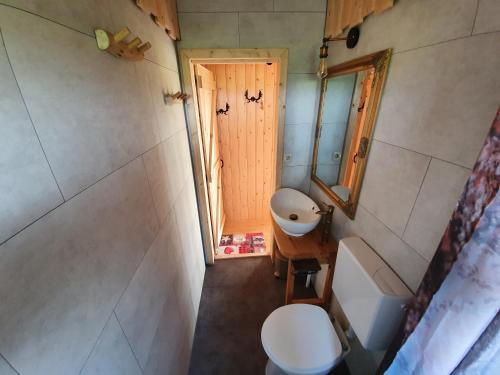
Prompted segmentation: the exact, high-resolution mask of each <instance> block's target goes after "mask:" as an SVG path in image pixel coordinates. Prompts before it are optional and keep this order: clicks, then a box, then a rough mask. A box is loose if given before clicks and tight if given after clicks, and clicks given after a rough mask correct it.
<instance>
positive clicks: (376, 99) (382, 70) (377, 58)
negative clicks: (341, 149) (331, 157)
mask: <svg viewBox="0 0 500 375" xmlns="http://www.w3.org/2000/svg"><path fill="white" fill-rule="evenodd" d="M391 55H392V49H386V50H383V51H379V52H375V53H372V54H370V55H366V56H363V57H359V58H357V59H354V60H351V61H348V62H345V63H342V64H339V65H335V66H332V67H330V68H328V74H327V76H326V77H325V78H323V79H322V80H321V95H320V100H319V108H318V118H317V122H316V133H315V136H314V153H313V163H312V169H311V179H312V180H313V181H314V182H315V183H316V184H317V185H318V186H319V187H320V188H321V190H323V191H324V192H325V193H326V194H327V195H328V196H329V197H330V198H331V199H332V200H333V202H334V203H335V204H336V205H337V206H338V207H340V209H342V211H344V213H345V214H346V215H347V216H348V217H349V218H351V219H354V216H355V214H356V209H357V207H358V201H359V195H360V192H361V185H362V182H363V177H364V174H365V168H366V162H367V159H368V154H369V151H370V146H371V143H372V138H373V130H374V128H375V121H376V118H377V111H378V107H379V104H380V98H381V95H382V90H383V87H384V82H385V77H386V74H387V70H388V68H389V62H390V59H391ZM369 69H373V70H374V77H373V81H372V90H371V94H370V97H369V98H368V105H367V107H366V117H365V121H364V123H363V124H362V125H361V126H362V129H361V137H366V138H367V139H368V146H367V151H366V154H365V157H363V158H359V159H358V160H359V161H358V162H357V163H356V168H355V171H354V177H353V184H352V189H351V192H350V194H349V200H348V201H347V202H345V201H343V200H342V199H341V198H340V197H339V196H338V195H337V194H336V193H334V192H333V191H332V190H331V189H330V187H329V186H328V185H327V184H325V183H324V182H323V181H322V180H321V179H320V178H319V177H318V176H317V175H316V168H317V159H318V149H319V140H320V134H321V121H322V117H323V101H324V97H325V93H326V88H327V84H326V83H327V79H329V78H332V77H335V76H340V75H345V74H349V73H356V72H359V71H363V70H369ZM365 105H366V104H365Z"/></svg>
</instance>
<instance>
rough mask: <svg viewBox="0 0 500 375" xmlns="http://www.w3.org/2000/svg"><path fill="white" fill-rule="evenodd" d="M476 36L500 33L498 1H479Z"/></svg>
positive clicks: (475, 25) (475, 27)
mask: <svg viewBox="0 0 500 375" xmlns="http://www.w3.org/2000/svg"><path fill="white" fill-rule="evenodd" d="M478 1H479V7H478V9H477V16H476V22H475V23H474V34H479V33H488V32H492V31H500V2H499V1H498V0H478Z"/></svg>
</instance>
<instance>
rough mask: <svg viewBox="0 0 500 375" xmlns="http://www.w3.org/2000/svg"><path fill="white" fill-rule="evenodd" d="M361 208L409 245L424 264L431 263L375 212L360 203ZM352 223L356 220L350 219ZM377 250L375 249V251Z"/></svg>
mask: <svg viewBox="0 0 500 375" xmlns="http://www.w3.org/2000/svg"><path fill="white" fill-rule="evenodd" d="M358 204H359V205H360V206H361V207H363V209H364V210H365V211H366V212H368V213H369V214H370V216H372V217H373V218H374V219H375V220H376V221H378V222H379V223H380V224H382V225H383V226H384V227H385V228H386V229H387V230H388V231H389V232H391V233H392V234H393V235H395V236H396V237H397V238H398V239H400V240H401V242H403V243H404V244H405V245H407V246H408V247H409V248H410V249H412V250H413V251H414V252H415V253H416V254H417V255H418V256H419V257H420V258H421V259H422V260H423V261H424V262H426V263H429V261H428V260H427V259H426V258H425V257H424V256H423V255H422V254H420V253H419V252H418V251H417V250H416V249H415V248H413V246H411V245H410V244H409V243H407V242H406V241H405V240H403V239H402V238H401V237H399V236H398V235H397V234H396V233H394V231H393V230H392V229H391V228H389V227H388V226H387V224H385V223H384V222H383V221H382V220H380V219H379V218H378V217H377V216H376V215H375V214H374V213H373V212H371V211H370V210H369V209H368V208H366V207H365V206H364V205H363V204H361V203H358ZM349 220H350V221H353V222H354V220H351V219H349ZM374 250H375V249H374Z"/></svg>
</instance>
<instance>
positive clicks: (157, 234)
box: [80, 226, 161, 373]
mask: <svg viewBox="0 0 500 375" xmlns="http://www.w3.org/2000/svg"><path fill="white" fill-rule="evenodd" d="M160 230H161V226H160V227H159V229H158V232H157V233H156V234H155V236H154V238H153V240H152V241H151V243H150V244H149V245H148V247H147V249H146V250H145V251H144V254H143V255H142V258H141V260H140V262H139V263H138V265H137V268H136V269H135V271H134V273H133V275H132V277H131V278H130V280H129V281H128V282H127V285H126V286H125V287H124V288H123V291H122V292H121V293H120V296H119V297H118V299H117V300H116V303H115V305H114V306H113V308H112V309H111V313H110V314H109V317H108V320H107V321H106V323H105V324H104V326H103V327H102V329H101V332H100V333H99V335H98V336H97V339H96V342H95V343H94V345H93V346H92V349H91V351H90V353H89V355H88V357H87V360H86V361H85V364H86V362H87V361H88V359H89V358H90V356H91V355H92V352H93V351H94V348H95V347H96V346H97V342H98V341H99V338H100V337H101V335H102V332H103V331H104V328H105V327H106V324H108V322H109V320H110V319H111V316H112V315H113V314H114V316H115V319H116V321H117V322H118V325H119V326H120V330H121V331H122V333H123V335H124V336H125V340H126V341H127V344H128V345H129V347H130V350H131V351H132V354H133V355H134V358H135V360H136V362H137V365H138V366H139V368H140V369H141V372H143V369H142V367H141V365H140V364H139V361H138V360H137V357H136V356H135V352H134V350H133V349H132V346H131V345H130V342H129V340H128V337H127V335H126V334H125V331H124V330H123V327H122V326H121V323H120V319H118V315H116V311H115V310H116V308H117V307H118V305H119V304H120V301H121V299H122V297H123V295H124V294H125V292H126V291H127V289H128V288H129V286H130V284H131V283H132V280H133V279H134V276H135V274H136V273H137V270H138V269H139V267H140V266H141V264H142V262H143V261H144V258H146V255H147V253H148V252H149V249H150V248H151V246H153V243H154V242H155V240H156V238H158V236H159V234H160ZM85 364H84V365H83V367H82V368H81V370H80V373H81V372H82V371H83V368H84V367H85Z"/></svg>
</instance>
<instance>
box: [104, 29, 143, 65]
mask: <svg viewBox="0 0 500 375" xmlns="http://www.w3.org/2000/svg"><path fill="white" fill-rule="evenodd" d="M94 33H95V37H96V40H97V47H98V48H99V49H100V50H102V51H107V52H109V53H110V54H112V55H113V56H115V57H120V58H123V59H127V60H134V61H138V60H142V59H144V52H146V51H147V50H148V49H150V48H151V43H149V42H146V43H143V42H142V40H141V39H140V38H138V37H136V38H134V39H132V40H131V41H130V42H126V41H125V39H126V38H127V37H128V36H129V35H130V30H129V29H128V28H127V27H124V28H123V29H121V30H120V31H119V32H118V33H116V34H114V35H113V34H111V33H110V32H109V31H106V30H103V29H95V30H94Z"/></svg>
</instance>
